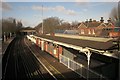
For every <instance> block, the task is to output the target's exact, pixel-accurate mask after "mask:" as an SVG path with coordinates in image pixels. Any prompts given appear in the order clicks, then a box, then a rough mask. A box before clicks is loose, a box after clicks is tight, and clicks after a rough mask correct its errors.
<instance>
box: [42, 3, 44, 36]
mask: <svg viewBox="0 0 120 80" xmlns="http://www.w3.org/2000/svg"><path fill="white" fill-rule="evenodd" d="M42 34H44V28H43V5H42Z"/></svg>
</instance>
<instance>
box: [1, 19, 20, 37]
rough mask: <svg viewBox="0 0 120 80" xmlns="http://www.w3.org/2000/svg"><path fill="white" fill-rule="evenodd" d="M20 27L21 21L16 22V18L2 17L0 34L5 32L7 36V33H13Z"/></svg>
mask: <svg viewBox="0 0 120 80" xmlns="http://www.w3.org/2000/svg"><path fill="white" fill-rule="evenodd" d="M18 27H22V23H18V24H17V23H16V19H14V18H7V19H2V34H4V32H5V34H6V35H7V36H8V35H9V33H14V32H17V31H19V30H20V28H18Z"/></svg>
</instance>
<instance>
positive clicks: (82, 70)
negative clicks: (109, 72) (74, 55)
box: [59, 55, 107, 80]
mask: <svg viewBox="0 0 120 80" xmlns="http://www.w3.org/2000/svg"><path fill="white" fill-rule="evenodd" d="M59 59H60V63H62V64H64V65H65V66H67V67H68V68H70V69H71V70H73V71H75V72H76V73H77V74H79V75H80V76H82V77H84V78H86V79H87V78H89V79H93V78H96V79H97V80H102V79H104V80H107V78H105V77H103V76H102V75H100V74H98V73H96V72H94V71H92V70H90V69H89V70H88V69H87V68H86V67H84V66H83V65H82V64H80V63H77V62H75V61H73V60H70V59H69V58H68V57H65V56H63V55H60V57H59Z"/></svg>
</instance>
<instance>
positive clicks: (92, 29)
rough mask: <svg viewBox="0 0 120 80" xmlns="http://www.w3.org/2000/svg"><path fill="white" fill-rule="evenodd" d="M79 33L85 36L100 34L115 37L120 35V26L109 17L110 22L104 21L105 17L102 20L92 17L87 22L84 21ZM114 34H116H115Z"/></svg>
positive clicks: (100, 35)
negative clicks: (114, 23) (115, 24)
mask: <svg viewBox="0 0 120 80" xmlns="http://www.w3.org/2000/svg"><path fill="white" fill-rule="evenodd" d="M78 30H79V35H83V36H99V37H115V36H120V35H119V34H120V28H117V27H115V26H114V25H113V24H112V22H111V19H110V18H109V20H108V23H104V19H103V17H101V19H100V21H96V20H93V21H92V19H90V20H89V21H88V20H87V21H86V22H82V23H81V24H80V25H79V26H78ZM113 34H114V36H113Z"/></svg>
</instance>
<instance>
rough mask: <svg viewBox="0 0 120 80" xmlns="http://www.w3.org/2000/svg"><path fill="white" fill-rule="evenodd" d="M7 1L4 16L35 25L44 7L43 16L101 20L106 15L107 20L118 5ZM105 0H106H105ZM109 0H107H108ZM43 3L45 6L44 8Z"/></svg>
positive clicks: (3, 5)
mask: <svg viewBox="0 0 120 80" xmlns="http://www.w3.org/2000/svg"><path fill="white" fill-rule="evenodd" d="M5 1H6V3H2V17H3V18H8V17H14V18H16V19H18V20H21V21H22V23H23V25H24V26H31V27H34V26H36V25H38V23H40V22H41V21H42V9H43V18H48V17H54V16H56V17H59V18H60V19H63V20H64V21H68V22H72V21H75V20H76V21H79V22H82V21H85V20H86V19H90V18H92V19H96V20H100V17H104V19H105V21H107V19H108V18H109V14H110V11H111V10H112V8H113V7H115V6H117V4H118V2H117V1H118V0H114V1H116V2H94V0H91V1H93V2H89V1H90V0H89V1H88V0H84V1H87V2H79V1H83V0H76V1H74V2H68V0H64V1H66V2H54V1H56V0H51V1H53V2H47V1H46V2H45V1H44V2H43V1H42V0H41V1H42V2H35V1H37V0H34V2H32V1H33V0H30V1H31V2H30V1H29V2H17V1H18V0H16V2H14V0H5ZM24 1H28V0H24ZM49 1H50V0H49ZM104 1H105V0H104ZM106 1H107V0H106ZM109 1H112V0H109ZM42 5H43V8H42Z"/></svg>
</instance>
